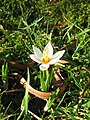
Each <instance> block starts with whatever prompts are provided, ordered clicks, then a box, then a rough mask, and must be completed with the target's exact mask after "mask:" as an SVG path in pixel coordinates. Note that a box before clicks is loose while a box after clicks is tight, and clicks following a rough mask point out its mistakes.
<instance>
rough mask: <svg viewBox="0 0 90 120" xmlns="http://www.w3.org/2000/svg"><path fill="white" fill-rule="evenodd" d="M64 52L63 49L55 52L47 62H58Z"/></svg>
mask: <svg viewBox="0 0 90 120" xmlns="http://www.w3.org/2000/svg"><path fill="white" fill-rule="evenodd" d="M64 52H65V50H62V51H58V52H57V53H55V54H54V55H53V57H52V59H51V61H50V62H49V63H48V64H55V63H56V62H58V61H59V59H60V58H61V57H62V56H63V54H64Z"/></svg>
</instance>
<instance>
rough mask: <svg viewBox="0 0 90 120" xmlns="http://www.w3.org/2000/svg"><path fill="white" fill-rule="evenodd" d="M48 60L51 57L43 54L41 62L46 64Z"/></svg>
mask: <svg viewBox="0 0 90 120" xmlns="http://www.w3.org/2000/svg"><path fill="white" fill-rule="evenodd" d="M50 60H51V59H50V58H49V57H48V56H44V57H43V58H42V60H41V61H42V63H44V64H47V63H48V62H50Z"/></svg>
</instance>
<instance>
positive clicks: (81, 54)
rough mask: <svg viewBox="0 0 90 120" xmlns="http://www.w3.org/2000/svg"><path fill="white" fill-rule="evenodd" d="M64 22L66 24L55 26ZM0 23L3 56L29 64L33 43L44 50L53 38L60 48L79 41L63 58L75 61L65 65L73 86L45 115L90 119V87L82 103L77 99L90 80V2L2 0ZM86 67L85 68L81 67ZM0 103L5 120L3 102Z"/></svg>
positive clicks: (5, 58) (7, 59) (55, 45)
mask: <svg viewBox="0 0 90 120" xmlns="http://www.w3.org/2000/svg"><path fill="white" fill-rule="evenodd" d="M61 23H63V24H64V26H60V27H58V28H53V27H54V26H55V25H58V24H61ZM0 24H1V25H2V26H3V29H1V30H0V59H3V60H5V61H17V62H19V63H26V62H28V61H31V59H30V57H29V54H31V53H33V50H32V45H35V46H37V47H39V48H40V49H41V50H43V48H44V46H45V45H46V44H47V43H48V41H51V43H52V45H53V47H54V50H55V51H57V50H59V49H60V48H63V47H65V46H67V45H69V44H71V43H72V42H73V41H74V40H76V47H75V48H72V50H66V53H65V55H64V56H63V59H66V60H70V61H72V64H69V65H66V66H65V67H64V68H62V69H63V70H64V71H66V72H67V77H66V78H65V79H64V82H66V83H67V82H71V84H70V85H69V89H68V91H66V92H65V94H64V95H63V96H62V98H61V99H60V102H59V103H58V102H56V103H54V104H53V106H52V108H51V109H50V110H49V112H50V115H48V116H47V117H44V118H43V116H42V118H43V119H51V120H56V119H57V120H58V119H61V120H62V119H65V120H68V119H71V120H79V119H82V120H89V119H90V89H87V91H86V92H85V94H84V96H83V98H82V102H81V103H80V104H79V103H78V102H77V101H79V99H80V92H81V91H82V90H83V89H84V88H85V86H86V84H87V83H88V81H89V80H90V1H89V0H85V1H84V0H59V1H58V2H50V1H49V0H23V1H22V0H1V1H0ZM82 67H84V68H85V69H84V70H81V68H82ZM0 106H1V112H0V113H1V115H0V117H1V119H3V114H4V113H3V107H2V104H1V105H0ZM30 116H31V115H29V118H28V117H27V118H25V120H28V119H30ZM31 119H32V118H31ZM3 120H4V119H3Z"/></svg>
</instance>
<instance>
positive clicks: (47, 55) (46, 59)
mask: <svg viewBox="0 0 90 120" xmlns="http://www.w3.org/2000/svg"><path fill="white" fill-rule="evenodd" d="M33 51H34V54H31V55H30V57H31V59H32V60H34V61H35V62H37V63H39V64H41V65H40V70H47V69H48V68H49V66H50V65H53V64H55V63H56V62H58V61H59V59H60V58H61V57H62V56H63V54H64V52H65V50H62V51H58V52H56V53H55V54H54V55H53V47H52V45H51V43H50V42H49V43H48V44H47V45H46V46H45V48H44V51H43V53H42V52H41V51H40V49H38V48H36V47H34V46H33Z"/></svg>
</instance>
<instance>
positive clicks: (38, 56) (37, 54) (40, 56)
mask: <svg viewBox="0 0 90 120" xmlns="http://www.w3.org/2000/svg"><path fill="white" fill-rule="evenodd" d="M33 51H34V54H35V56H36V57H37V58H40V59H41V58H42V57H43V54H42V52H41V51H40V49H38V48H37V47H34V46H33Z"/></svg>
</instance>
